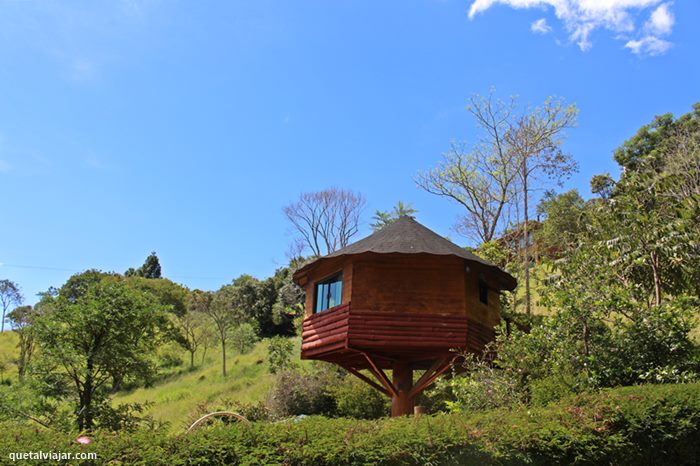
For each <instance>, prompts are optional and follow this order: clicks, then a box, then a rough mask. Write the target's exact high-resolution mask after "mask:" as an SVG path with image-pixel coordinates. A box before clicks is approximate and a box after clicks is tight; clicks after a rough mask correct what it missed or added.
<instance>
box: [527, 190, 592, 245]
mask: <svg viewBox="0 0 700 466" xmlns="http://www.w3.org/2000/svg"><path fill="white" fill-rule="evenodd" d="M585 207H586V204H585V202H584V200H583V198H582V197H581V196H580V195H579V193H578V191H577V190H575V189H572V190H571V191H567V192H565V193H562V194H556V193H554V192H552V191H548V192H547V193H546V194H545V196H544V197H543V198H542V200H541V201H540V203H539V205H538V206H537V211H538V213H539V214H541V215H544V216H545V217H546V220H545V221H544V222H543V223H542V227H541V228H540V229H539V231H538V232H537V242H538V243H539V245H540V250H541V251H543V252H545V253H549V254H552V255H554V256H558V255H560V253H561V251H567V250H569V249H571V248H572V247H573V246H574V245H575V244H576V243H577V239H578V237H579V235H580V234H581V233H582V232H583V230H584V228H585V225H586V223H587V221H586V209H585Z"/></svg>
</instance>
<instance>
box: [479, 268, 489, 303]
mask: <svg viewBox="0 0 700 466" xmlns="http://www.w3.org/2000/svg"><path fill="white" fill-rule="evenodd" d="M479 301H481V302H482V303H484V304H488V303H489V287H488V285H487V284H486V280H485V279H484V275H483V274H479Z"/></svg>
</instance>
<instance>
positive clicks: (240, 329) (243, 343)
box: [229, 323, 258, 354]
mask: <svg viewBox="0 0 700 466" xmlns="http://www.w3.org/2000/svg"><path fill="white" fill-rule="evenodd" d="M229 338H230V339H231V346H233V349H235V350H236V351H238V353H240V354H246V353H249V352H250V350H252V349H253V347H254V346H255V343H256V342H257V341H258V335H257V334H256V333H255V329H254V328H253V326H252V325H250V324H248V323H242V324H240V325H238V326H237V327H234V328H233V329H232V330H231V335H230V336H229Z"/></svg>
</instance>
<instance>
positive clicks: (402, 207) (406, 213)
mask: <svg viewBox="0 0 700 466" xmlns="http://www.w3.org/2000/svg"><path fill="white" fill-rule="evenodd" d="M417 213H418V211H417V210H416V209H414V208H413V206H412V205H411V204H410V203H408V204H404V203H403V202H402V201H399V202H397V203H396V205H395V206H394V208H393V209H391V210H383V211H382V210H377V211H376V212H375V213H374V217H372V220H374V223H371V224H370V226H371V227H372V230H374V231H379V230H381V229H382V228H384V227H385V226H387V225H389V224H390V223H394V222H395V221H396V220H398V219H399V218H400V217H411V218H415V214H417Z"/></svg>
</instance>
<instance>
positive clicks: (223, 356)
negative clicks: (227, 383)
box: [221, 340, 226, 377]
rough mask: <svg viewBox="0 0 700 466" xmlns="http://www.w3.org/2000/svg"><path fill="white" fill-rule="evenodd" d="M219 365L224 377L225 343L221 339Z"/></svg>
mask: <svg viewBox="0 0 700 466" xmlns="http://www.w3.org/2000/svg"><path fill="white" fill-rule="evenodd" d="M221 367H222V369H223V373H224V377H226V343H224V341H223V340H222V341H221Z"/></svg>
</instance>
